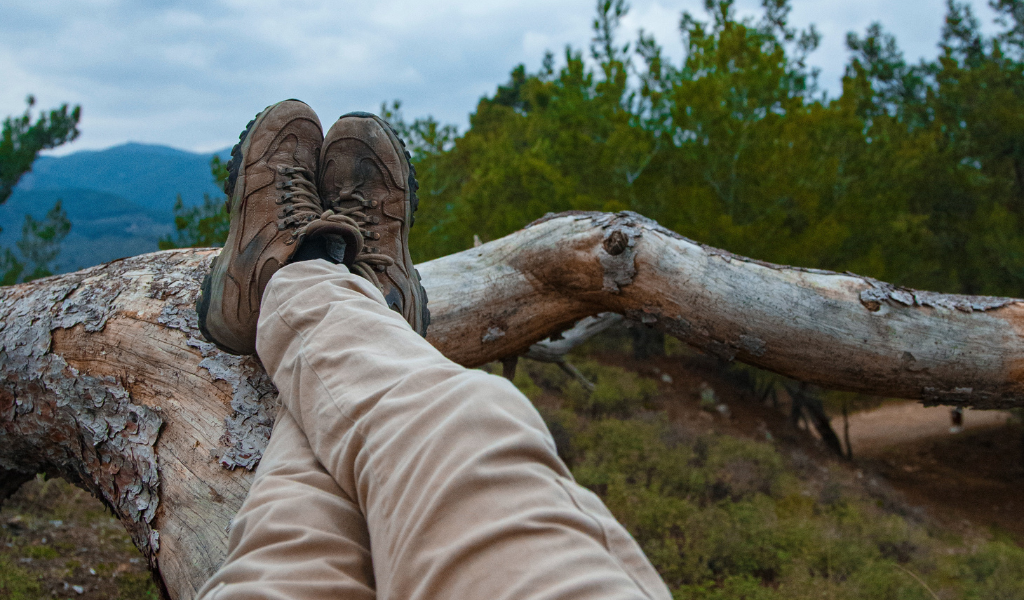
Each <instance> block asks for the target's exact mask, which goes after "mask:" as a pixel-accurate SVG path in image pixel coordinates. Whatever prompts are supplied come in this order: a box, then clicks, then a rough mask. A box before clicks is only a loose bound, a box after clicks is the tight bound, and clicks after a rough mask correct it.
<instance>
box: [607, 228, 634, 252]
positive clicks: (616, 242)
mask: <svg viewBox="0 0 1024 600" xmlns="http://www.w3.org/2000/svg"><path fill="white" fill-rule="evenodd" d="M628 247H629V238H628V237H626V234H624V233H622V232H621V231H619V230H618V229H616V230H615V231H613V232H611V234H610V235H609V236H608V237H606V238H605V239H604V251H605V252H607V253H608V254H611V255H612V256H618V255H619V254H622V253H623V252H625V251H626V248H628Z"/></svg>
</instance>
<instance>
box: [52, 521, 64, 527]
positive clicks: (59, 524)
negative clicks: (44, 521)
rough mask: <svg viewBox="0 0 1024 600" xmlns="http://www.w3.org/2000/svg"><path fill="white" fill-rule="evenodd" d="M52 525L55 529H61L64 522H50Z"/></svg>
mask: <svg viewBox="0 0 1024 600" xmlns="http://www.w3.org/2000/svg"><path fill="white" fill-rule="evenodd" d="M50 525H53V526H54V527H60V526H62V525H64V521H61V520H60V519H57V520H55V521H50Z"/></svg>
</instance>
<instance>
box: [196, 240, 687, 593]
mask: <svg viewBox="0 0 1024 600" xmlns="http://www.w3.org/2000/svg"><path fill="white" fill-rule="evenodd" d="M256 345H257V350H258V353H259V356H260V359H261V360H262V361H263V365H264V366H265V367H266V369H267V372H268V373H269V374H270V375H271V377H272V378H273V380H274V383H275V384H277V388H278V390H279V391H280V398H281V402H282V408H281V411H280V413H279V416H278V420H277V423H276V425H275V427H274V433H273V435H272V436H271V439H270V444H269V446H268V447H267V450H266V452H265V454H264V456H263V460H262V462H261V463H260V465H259V468H258V469H257V471H256V479H255V482H254V483H253V486H252V489H251V490H250V492H249V496H248V498H247V499H246V500H245V502H244V504H243V505H242V508H241V509H240V510H239V512H238V515H237V516H236V518H235V519H234V521H233V522H232V529H231V538H230V551H229V555H228V557H227V560H226V561H225V563H224V565H223V566H222V567H221V568H220V570H219V571H218V572H217V573H216V574H215V575H214V576H213V578H212V579H211V580H210V581H209V582H208V583H207V584H206V586H205V587H204V588H203V590H202V591H201V592H200V596H201V597H207V598H214V599H216V600H227V599H234V598H239V599H241V598H246V599H252V598H274V599H278V598H303V599H305V598H343V599H350V598H351V599H360V600H362V599H371V598H382V599H385V598H386V599H394V600H427V599H441V598H445V599H458V600H498V599H503V598H507V599H510V600H511V599H516V600H522V599H534V598H537V599H540V598H544V599H558V598H565V599H570V598H571V599H574V600H579V599H590V598H622V599H625V598H637V599H641V598H648V599H654V598H658V599H667V598H670V594H669V592H668V589H667V588H666V587H665V584H664V583H663V582H662V581H661V579H660V578H659V576H658V574H657V572H656V571H655V570H654V568H653V567H652V566H651V564H650V563H649V562H648V561H647V559H646V557H644V555H643V553H642V552H641V551H640V548H639V547H638V546H637V544H636V542H634V541H633V539H632V538H631V537H630V536H629V534H628V533H627V532H626V531H625V529H624V528H623V527H622V526H621V525H620V524H619V523H618V522H616V521H615V519H614V518H613V517H612V515H611V513H609V512H608V509H607V508H605V506H604V505H603V504H602V503H601V501H600V499H598V497H597V496H595V495H594V494H593V493H591V492H590V491H588V490H586V489H584V488H582V487H581V486H579V485H577V484H576V482H575V481H573V479H572V475H571V474H570V473H569V471H568V469H566V467H565V465H564V464H563V463H562V461H561V460H560V459H559V458H558V456H557V455H556V453H555V445H554V442H553V441H552V438H551V435H550V434H549V433H548V431H547V428H546V427H545V425H544V422H543V421H542V420H541V418H540V416H539V415H538V414H537V411H536V410H535V409H534V408H533V406H532V405H531V404H530V402H529V401H528V400H527V399H526V398H525V397H523V395H522V394H520V393H519V392H518V390H516V389H515V387H513V386H512V384H511V383H509V382H508V381H506V380H505V379H502V378H500V377H496V376H493V375H489V374H487V373H484V372H482V371H478V370H470V369H466V368H463V367H461V366H459V365H457V364H455V363H453V362H451V361H450V360H448V359H447V358H445V357H444V356H442V355H441V353H440V352H438V351H437V350H436V349H434V347H433V346H431V345H430V344H428V343H427V342H426V341H425V340H424V339H423V338H421V337H419V336H418V335H416V333H415V332H413V331H412V329H411V328H410V327H409V326H408V325H407V324H406V322H405V321H404V320H403V319H402V317H401V316H400V315H398V314H397V313H394V312H392V311H391V310H389V309H388V308H387V307H386V305H385V304H384V298H383V296H382V295H381V293H380V292H379V291H378V290H377V288H376V287H374V286H373V285H372V284H371V283H369V282H368V281H366V280H364V279H362V278H360V277H357V276H355V275H352V274H350V273H348V271H347V270H346V269H345V268H344V267H342V266H336V265H331V264H329V263H327V262H325V261H320V260H317V261H306V262H299V263H295V264H291V265H288V266H286V267H284V268H283V269H281V270H280V271H278V272H277V274H275V275H274V277H273V278H272V279H271V280H270V283H269V285H268V286H267V288H266V292H265V294H264V299H263V304H262V307H261V315H260V320H259V329H258V335H257V342H256Z"/></svg>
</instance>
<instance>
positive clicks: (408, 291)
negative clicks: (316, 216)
mask: <svg viewBox="0 0 1024 600" xmlns="http://www.w3.org/2000/svg"><path fill="white" fill-rule="evenodd" d="M417 187H419V186H418V184H417V183H416V172H415V171H414V170H413V168H412V164H410V163H409V153H408V152H406V150H405V144H404V143H403V142H402V141H401V140H400V139H399V137H398V135H397V134H396V133H395V131H394V129H392V128H391V126H390V125H388V123H387V122H386V121H384V120H383V119H380V118H379V117H377V116H375V115H371V114H369V113H363V112H354V113H349V114H347V115H343V116H342V117H341V118H340V119H338V121H337V122H336V123H335V124H334V125H333V126H332V127H331V129H330V130H329V131H328V132H327V136H326V137H325V138H324V145H323V149H322V150H321V152H320V171H319V178H318V180H317V190H318V191H319V193H320V199H321V201H322V202H323V205H324V208H326V209H329V210H331V211H333V212H335V213H337V214H338V215H344V216H347V217H350V218H351V219H353V220H354V221H355V222H356V223H357V224H358V228H359V235H358V236H356V239H355V243H351V242H350V243H349V245H348V247H347V248H346V253H345V260H344V262H345V264H346V265H348V266H349V270H350V271H352V272H353V273H355V274H357V275H360V276H362V277H365V278H366V279H369V280H370V281H372V282H373V283H374V284H375V285H376V286H377V287H378V288H379V289H380V291H381V292H382V293H383V294H384V300H385V302H387V305H388V307H389V308H391V309H392V310H394V311H396V312H397V313H399V314H401V315H402V316H403V317H405V320H406V321H408V322H409V325H411V326H412V328H413V329H414V330H416V331H417V332H418V333H419V334H420V335H425V334H426V331H427V325H428V324H429V323H430V312H429V311H428V310H427V294H426V292H425V291H424V290H423V286H421V285H420V277H419V273H417V272H416V269H415V268H414V267H413V264H412V258H411V257H410V256H409V246H408V239H409V228H410V227H412V223H413V212H414V211H415V210H416V205H417V203H418V199H417V198H416V188H417ZM346 241H349V240H346Z"/></svg>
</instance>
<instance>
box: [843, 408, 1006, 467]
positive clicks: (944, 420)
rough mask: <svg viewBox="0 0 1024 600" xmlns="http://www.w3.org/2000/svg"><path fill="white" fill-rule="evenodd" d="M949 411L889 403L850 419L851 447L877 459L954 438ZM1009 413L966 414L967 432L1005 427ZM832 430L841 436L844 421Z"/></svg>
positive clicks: (978, 411)
mask: <svg viewBox="0 0 1024 600" xmlns="http://www.w3.org/2000/svg"><path fill="white" fill-rule="evenodd" d="M949 413H950V409H949V407H946V406H932V407H925V406H922V405H921V404H920V403H917V402H906V403H903V402H901V403H899V404H889V405H886V406H882V407H881V408H878V409H875V410H871V411H866V412H862V413H857V414H854V415H852V416H851V417H850V444H851V445H852V446H853V452H854V455H860V456H874V455H876V454H878V453H879V452H882V451H884V450H885V449H887V448H892V447H896V446H906V445H907V444H910V443H913V442H918V441H921V440H926V439H931V438H942V437H947V436H952V435H954V434H952V433H950V430H949V428H950V425H951V422H950V414H949ZM1010 418H1011V416H1010V413H1008V412H1005V411H998V410H971V409H967V410H966V411H964V430H965V431H974V430H978V429H991V428H993V427H1000V426H1003V425H1006V423H1007V420H1008V419H1010ZM832 427H833V428H834V429H835V430H836V432H837V433H838V434H839V435H840V436H842V432H843V420H842V418H838V419H834V420H833V421H832Z"/></svg>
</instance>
